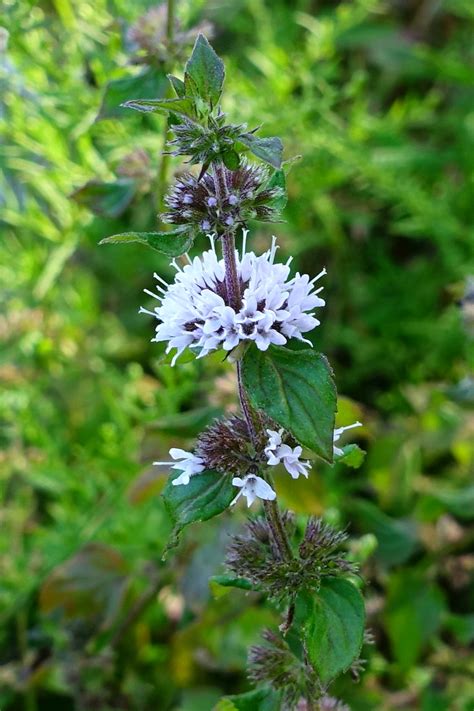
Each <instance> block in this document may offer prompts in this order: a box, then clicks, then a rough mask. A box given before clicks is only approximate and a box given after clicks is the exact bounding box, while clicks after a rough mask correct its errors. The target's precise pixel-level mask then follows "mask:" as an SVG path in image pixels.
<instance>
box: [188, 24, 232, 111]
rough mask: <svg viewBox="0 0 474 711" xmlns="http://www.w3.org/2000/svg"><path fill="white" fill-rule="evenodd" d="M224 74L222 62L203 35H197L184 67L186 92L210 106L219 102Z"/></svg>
mask: <svg viewBox="0 0 474 711" xmlns="http://www.w3.org/2000/svg"><path fill="white" fill-rule="evenodd" d="M224 76H225V68H224V62H223V61H222V59H221V58H220V57H218V56H217V54H216V52H215V51H214V50H213V48H212V47H211V45H210V44H209V42H208V41H207V39H206V38H205V37H204V35H201V34H200V35H198V38H197V39H196V42H195V44H194V47H193V51H192V54H191V57H190V58H189V60H188V61H187V63H186V67H185V72H184V83H185V85H186V92H187V93H191V92H192V94H193V95H196V96H198V97H199V98H200V99H202V100H203V101H205V102H206V103H207V104H208V105H209V106H210V107H211V108H212V107H214V106H216V104H217V103H218V102H219V99H220V96H221V92H222V86H223V84H224ZM188 85H189V89H188Z"/></svg>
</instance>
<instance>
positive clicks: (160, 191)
mask: <svg viewBox="0 0 474 711" xmlns="http://www.w3.org/2000/svg"><path fill="white" fill-rule="evenodd" d="M175 10H176V7H175V0H168V2H167V11H166V39H167V44H168V64H170V63H171V62H170V58H171V57H172V56H174V53H173V42H174V27H175V17H176V12H175ZM167 69H168V70H171V69H172V67H171V66H168V67H167ZM170 93H171V92H170V91H169V90H168V92H167V96H169V95H170ZM168 131H169V125H168V119H166V120H165V125H164V129H163V150H162V151H161V160H160V165H159V168H158V175H157V181H156V183H157V185H156V193H157V207H158V212H162V211H163V209H164V197H165V193H166V188H167V186H168V173H169V166H170V157H169V155H168V154H167V153H166V152H165V148H166V142H167V140H168Z"/></svg>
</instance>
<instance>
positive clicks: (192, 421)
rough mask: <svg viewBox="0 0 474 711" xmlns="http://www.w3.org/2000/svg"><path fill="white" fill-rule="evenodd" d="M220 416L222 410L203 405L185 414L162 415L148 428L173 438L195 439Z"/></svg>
mask: <svg viewBox="0 0 474 711" xmlns="http://www.w3.org/2000/svg"><path fill="white" fill-rule="evenodd" d="M221 415H222V408H220V407H213V406H212V405H205V406H203V407H198V408H196V409H194V410H188V411H187V412H179V413H177V414H174V415H163V417H159V418H158V419H157V420H154V421H153V422H152V423H150V425H149V428H150V429H151V430H158V431H159V432H163V433H165V434H168V435H172V436H174V437H197V436H198V434H200V432H202V430H203V429H204V428H205V427H207V426H208V425H210V424H211V422H212V421H213V420H215V419H216V418H218V417H220V416H221Z"/></svg>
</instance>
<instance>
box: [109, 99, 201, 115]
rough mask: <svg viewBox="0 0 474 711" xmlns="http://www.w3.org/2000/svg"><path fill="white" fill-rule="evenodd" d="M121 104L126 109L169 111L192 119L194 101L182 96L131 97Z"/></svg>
mask: <svg viewBox="0 0 474 711" xmlns="http://www.w3.org/2000/svg"><path fill="white" fill-rule="evenodd" d="M122 106H123V107H124V108H126V109H134V110H135V111H141V112H142V113H146V114H150V113H155V112H157V111H158V112H159V113H169V112H172V113H173V114H176V115H177V116H184V117H186V118H187V119H194V118H195V112H194V103H193V101H192V99H190V98H188V97H183V98H181V99H131V100H130V101H126V102H125V103H124V104H122Z"/></svg>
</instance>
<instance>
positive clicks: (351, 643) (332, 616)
mask: <svg viewBox="0 0 474 711" xmlns="http://www.w3.org/2000/svg"><path fill="white" fill-rule="evenodd" d="M296 623H297V624H298V623H299V624H301V625H302V626H303V634H304V639H305V643H306V648H307V651H308V656H309V658H310V660H311V662H312V663H313V664H314V667H315V669H316V671H317V673H318V676H319V677H320V679H321V681H322V682H323V684H327V683H328V682H330V681H331V680H332V679H334V678H335V677H336V676H338V675H339V674H341V673H342V672H345V671H347V669H349V667H350V666H351V664H352V663H353V662H354V661H355V660H356V659H357V657H358V656H359V654H360V650H361V647H362V642H363V639H364V625H365V607H364V600H363V597H362V595H361V594H360V592H359V590H358V589H357V588H356V587H355V585H353V584H352V583H351V582H349V581H348V580H345V579H344V578H325V579H324V580H323V581H322V582H321V587H320V588H319V591H318V592H317V593H308V592H306V593H304V594H302V595H301V596H300V597H299V599H298V600H297V610H296Z"/></svg>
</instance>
